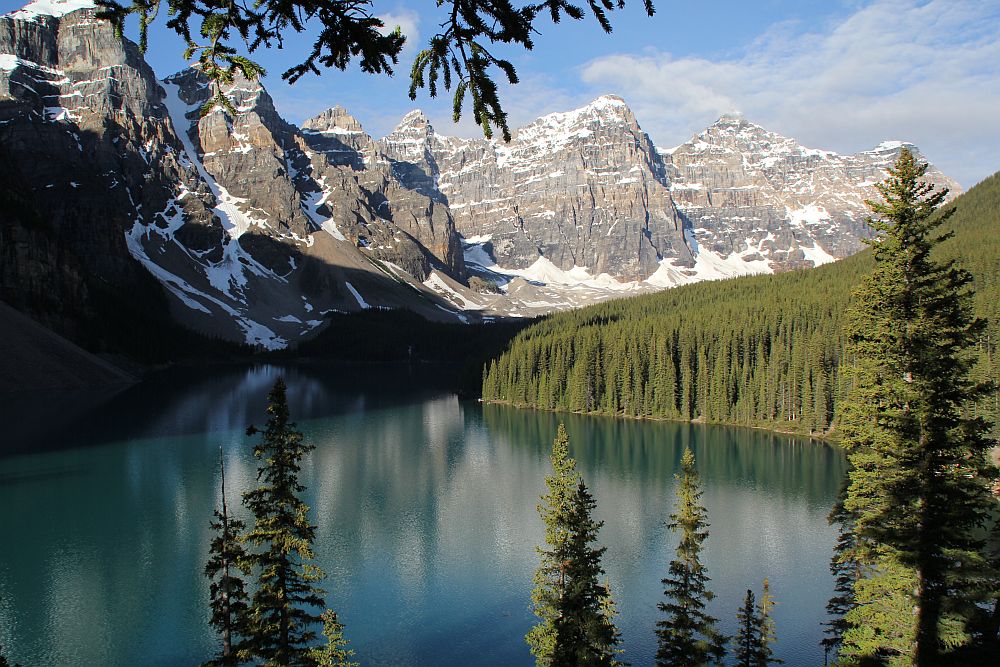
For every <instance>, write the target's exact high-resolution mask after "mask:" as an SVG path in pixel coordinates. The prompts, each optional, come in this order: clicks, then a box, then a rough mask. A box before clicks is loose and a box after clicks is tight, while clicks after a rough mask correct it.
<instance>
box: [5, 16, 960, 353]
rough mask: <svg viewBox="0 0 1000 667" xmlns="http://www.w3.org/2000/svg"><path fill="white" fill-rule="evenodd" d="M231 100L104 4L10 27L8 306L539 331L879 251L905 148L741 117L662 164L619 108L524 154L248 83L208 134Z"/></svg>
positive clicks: (565, 121)
mask: <svg viewBox="0 0 1000 667" xmlns="http://www.w3.org/2000/svg"><path fill="white" fill-rule="evenodd" d="M214 92H215V91H214V90H213V89H212V88H211V87H210V86H209V84H208V83H207V81H206V80H205V79H204V78H203V77H202V76H201V75H200V74H199V72H198V71H196V70H194V69H189V70H186V71H184V72H180V73H178V74H176V75H173V76H170V77H168V78H166V79H164V80H163V81H158V80H157V79H156V77H155V75H154V73H153V72H152V70H151V69H150V68H149V66H148V65H147V64H146V63H145V62H144V61H143V59H142V57H141V55H140V54H139V53H138V50H137V48H136V47H135V45H133V44H131V43H129V42H127V41H126V42H124V43H122V42H121V41H119V40H117V39H116V38H115V36H114V34H113V31H112V29H111V27H110V26H109V25H108V24H107V23H106V22H103V21H99V20H97V19H96V18H95V10H94V8H93V5H92V4H91V0H35V2H33V3H32V4H31V5H29V6H28V7H26V8H25V9H24V10H20V11H17V12H13V13H11V14H8V15H6V16H3V17H0V183H3V184H4V185H5V187H0V222H2V224H0V259H2V263H0V298H2V299H3V300H5V301H7V302H9V303H11V304H12V305H14V306H16V307H18V308H19V309H21V310H26V311H28V312H30V313H32V314H33V315H34V316H35V317H36V318H38V319H41V320H42V321H44V322H46V323H47V324H49V325H50V326H52V327H54V328H56V329H58V330H59V331H61V332H62V333H64V334H67V335H69V336H70V337H73V338H75V339H77V340H79V339H80V338H81V336H84V335H85V334H86V331H89V329H87V328H86V327H84V326H83V325H82V324H81V322H85V321H93V320H95V319H100V318H101V317H103V316H113V315H115V313H116V312H118V311H121V312H126V313H127V312H131V310H129V309H131V308H139V307H140V306H141V308H144V309H145V312H148V313H153V314H156V315H157V316H159V317H166V315H165V313H167V312H168V311H169V313H170V314H171V316H172V318H173V319H174V320H175V321H178V322H181V323H183V324H184V325H186V326H188V327H191V328H194V329H197V330H199V331H201V332H204V333H208V334H212V335H215V336H219V337H222V338H226V339H230V340H234V341H239V342H245V343H249V344H253V345H260V346H263V347H269V348H275V347H282V346H285V345H290V344H293V343H294V342H295V341H297V340H299V339H301V337H302V336H305V335H308V334H309V333H310V332H312V331H316V330H318V329H319V328H320V327H322V326H323V323H324V314H326V313H329V312H332V311H356V310H362V309H366V308H373V307H376V308H377V307H384V308H409V309H411V310H415V311H417V312H419V313H421V314H423V315H424V316H426V317H429V318H435V319H444V320H450V321H475V320H479V319H487V318H490V317H495V316H503V315H535V314H539V313H544V312H548V311H551V310H557V309H562V308H571V307H576V306H580V305H585V304H587V303H593V302H594V301H598V300H601V299H606V298H611V297H619V296H624V295H628V294H633V293H637V292H643V291H651V290H655V289H662V288H664V287H670V286H674V285H679V284H684V283H690V282H696V281H699V280H705V279H712V278H720V277H728V276H733V275H742V274H747V273H760V272H774V271H782V270H788V269H793V268H799V267H808V266H814V265H817V264H821V263H824V262H827V261H832V260H834V259H836V258H839V257H844V256H846V255H848V254H850V253H852V252H855V251H856V250H858V249H860V247H861V240H862V239H863V238H865V237H867V236H868V235H869V234H870V230H869V229H868V227H867V226H866V224H865V222H864V219H865V215H866V208H865V206H864V203H863V202H864V199H865V198H871V197H874V196H876V193H875V190H874V187H873V185H874V183H875V182H877V181H878V180H880V179H881V178H882V177H883V174H884V169H885V167H886V166H888V165H889V164H890V163H891V162H892V160H893V159H895V156H896V155H897V154H898V151H899V149H900V147H901V146H902V145H903V144H900V143H899V142H894V143H884V144H882V145H880V146H878V147H876V148H875V149H873V150H871V151H866V152H863V153H859V154H857V155H852V156H840V155H837V154H835V153H831V152H828V151H820V150H813V149H808V148H804V147H802V146H799V145H798V144H797V143H795V142H794V141H793V140H791V139H787V138H785V137H782V136H780V135H777V134H774V133H771V132H768V131H766V130H764V129H762V128H760V127H758V126H756V125H753V124H751V123H748V122H747V121H745V120H744V119H742V118H739V117H735V116H728V117H723V118H722V119H720V120H719V121H718V122H717V123H715V124H713V125H712V126H710V127H709V128H707V129H706V130H705V131H704V132H702V133H700V134H699V135H697V136H696V137H694V138H692V139H691V140H690V141H688V142H686V143H685V144H682V145H681V146H678V147H677V148H675V149H672V150H670V151H660V150H658V149H657V148H656V147H655V146H654V145H653V144H652V142H651V141H650V139H649V137H648V136H647V135H646V134H645V133H644V132H643V131H642V129H641V127H640V126H639V123H638V122H637V120H636V119H635V117H634V116H633V115H632V112H631V111H630V110H629V108H628V107H627V106H626V104H625V102H624V101H623V100H621V99H620V98H617V97H613V96H605V97H600V98H598V99H597V100H595V101H594V102H592V103H591V104H589V105H587V106H584V107H582V108H580V109H576V110H574V111H570V112H567V113H557V114H550V115H548V116H545V117H543V118H540V119H538V120H537V121H535V122H533V123H531V124H530V125H528V126H526V127H524V128H521V129H519V130H517V131H515V133H514V136H513V140H512V141H511V142H510V143H503V142H500V141H486V140H482V139H473V140H469V139H458V138H454V137H447V136H442V135H440V134H438V133H437V132H435V130H434V128H433V127H432V126H431V124H430V122H429V121H428V119H427V118H426V116H424V115H423V114H422V113H420V112H419V111H415V112H412V113H410V114H408V115H407V116H406V117H404V118H403V119H402V121H401V122H400V124H399V125H398V126H397V127H396V129H395V130H394V131H393V132H392V133H390V134H389V135H388V136H386V137H384V138H383V139H381V140H376V139H374V138H372V137H371V136H369V135H368V134H367V133H366V132H365V130H364V128H363V127H362V125H361V123H359V122H358V120H357V119H355V118H354V117H352V116H351V115H350V114H349V113H348V112H347V111H346V110H344V109H342V108H340V107H333V108H331V109H329V110H328V111H326V112H324V113H323V114H320V115H319V116H317V117H315V118H312V119H310V120H309V121H307V122H306V123H304V124H303V126H302V128H297V127H295V126H293V125H291V124H290V123H288V122H286V121H285V120H284V119H282V118H281V116H280V115H279V113H278V112H277V110H276V109H275V107H274V104H273V101H272V100H271V97H270V96H269V95H268V93H267V91H266V90H264V88H263V87H262V86H260V85H259V84H257V83H251V82H248V81H245V80H237V81H235V82H234V83H233V84H231V85H229V86H227V87H226V88H225V89H224V90H223V93H224V94H225V95H226V96H227V97H228V98H229V100H230V102H231V103H232V106H233V109H234V110H230V111H227V110H224V109H222V108H221V107H220V108H216V109H214V110H212V111H211V113H208V114H206V115H204V116H203V115H201V114H200V112H199V111H200V108H201V106H202V105H203V103H204V102H205V101H206V100H208V99H209V98H210V97H212V96H213V95H214ZM911 148H912V147H911ZM914 150H915V149H914ZM931 177H932V179H933V180H935V181H936V182H938V183H939V184H942V185H946V186H949V187H951V188H952V191H953V193H955V194H957V193H958V192H959V191H960V188H958V187H957V185H956V184H955V183H953V182H951V181H950V180H949V179H948V178H947V177H945V176H944V175H943V174H940V173H939V172H937V171H936V170H932V171H931ZM469 275H472V277H473V278H474V280H472V279H470V280H469V281H468V282H467V281H466V278H467V277H469ZM498 286H499V289H498ZM97 293H99V294H101V295H104V296H101V298H100V299H98V298H97V297H95V294H97ZM107 295H113V298H111V299H110V300H109V299H108V297H107ZM101 304H103V305H101ZM109 304H111V305H109ZM102 309H103V310H102ZM75 311H79V312H75ZM121 317H127V315H122V316H121ZM88 318H89V320H88ZM88 335H89V334H88ZM136 335H141V332H140V333H138V334H136Z"/></svg>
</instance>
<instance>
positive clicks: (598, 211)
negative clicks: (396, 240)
mask: <svg viewBox="0 0 1000 667" xmlns="http://www.w3.org/2000/svg"><path fill="white" fill-rule="evenodd" d="M382 143H383V145H384V146H386V150H387V152H390V151H392V152H394V153H395V154H396V155H398V156H399V158H400V159H401V160H407V161H408V162H409V164H411V165H414V166H415V167H417V168H418V169H416V170H412V175H411V177H410V181H409V182H411V183H412V184H413V187H415V188H424V189H427V188H430V187H431V184H432V183H436V187H437V190H438V191H439V192H440V193H441V195H442V196H443V197H444V198H445V199H446V201H447V202H448V206H449V208H450V209H451V211H452V214H453V215H454V217H455V223H456V226H457V228H458V230H459V232H461V234H462V235H463V236H465V237H467V238H468V237H489V238H490V239H491V242H492V257H493V259H494V260H495V261H496V262H497V263H498V264H500V265H502V266H505V267H510V268H515V269H518V268H526V267H529V266H531V265H532V264H534V263H535V262H536V261H537V260H538V259H539V257H545V258H546V259H547V260H549V261H551V262H552V263H553V264H555V265H556V266H557V267H559V268H560V269H563V270H572V269H573V267H586V268H587V269H588V270H589V271H590V272H591V273H592V274H595V275H597V274H601V273H608V274H610V275H612V276H614V277H617V278H620V279H623V280H641V279H643V278H645V277H647V276H649V275H650V274H652V273H653V272H654V271H656V269H657V266H658V265H659V262H660V261H661V260H662V259H664V258H670V259H674V260H676V261H677V262H678V263H679V264H681V265H686V264H690V263H691V261H692V257H691V253H690V251H689V249H688V248H687V246H686V245H685V243H684V235H683V224H682V221H681V218H680V216H679V215H678V213H677V210H676V209H675V207H674V204H673V201H672V200H671V198H670V191H669V187H668V185H667V181H666V178H665V171H664V167H663V163H662V161H661V159H660V157H659V155H658V154H657V153H656V151H655V149H654V147H653V145H652V143H651V142H650V140H649V138H648V137H647V136H646V134H645V133H644V132H643V131H642V129H641V128H640V127H639V124H638V123H637V122H636V119H635V117H634V116H633V115H632V112H631V111H630V110H629V108H628V107H627V106H626V105H625V103H624V102H623V101H622V100H621V99H620V98H617V97H613V96H605V97H601V98H598V99H597V100H595V101H594V102H593V103H591V104H589V105H587V106H585V107H583V108H581V109H577V110H575V111H571V112H568V113H557V114H551V115H549V116H545V117H543V118H540V119H538V120H537V121H535V122H534V123H532V124H530V125H528V126H527V127H524V128H521V129H519V130H517V131H515V132H514V135H513V138H512V141H511V142H510V143H509V144H505V143H503V142H501V141H485V140H461V139H454V138H449V137H440V136H437V135H436V134H434V131H433V128H432V127H431V126H430V124H429V123H427V122H426V118H424V117H423V116H422V115H419V114H410V115H408V116H407V117H406V118H404V120H403V123H401V125H400V127H398V128H397V129H396V131H395V132H393V133H392V134H391V135H389V136H388V137H386V139H384V140H383V142H382Z"/></svg>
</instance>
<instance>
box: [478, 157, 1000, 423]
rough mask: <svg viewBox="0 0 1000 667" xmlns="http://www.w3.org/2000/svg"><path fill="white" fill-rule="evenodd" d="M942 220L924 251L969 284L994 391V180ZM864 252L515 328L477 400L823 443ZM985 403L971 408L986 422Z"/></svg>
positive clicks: (998, 371) (843, 388)
mask: <svg viewBox="0 0 1000 667" xmlns="http://www.w3.org/2000/svg"><path fill="white" fill-rule="evenodd" d="M952 208H954V209H955V213H954V214H953V215H952V216H951V217H950V219H948V220H947V222H946V223H945V225H944V226H943V228H942V232H944V231H950V232H953V233H954V236H953V237H952V238H951V239H948V240H946V241H944V242H943V243H942V244H941V245H940V246H939V247H938V248H936V249H935V256H936V257H938V258H939V259H941V260H947V259H953V258H956V259H958V261H959V262H960V264H961V266H963V267H964V268H966V269H967V270H968V271H970V272H971V273H972V276H973V287H974V290H975V295H974V307H975V312H976V314H977V315H979V316H980V317H982V318H984V319H986V320H987V321H988V322H989V325H988V328H987V329H986V330H985V331H984V332H983V334H982V336H981V337H980V339H979V341H978V344H977V350H976V354H977V363H976V365H975V367H974V369H973V375H974V377H977V378H980V379H988V378H990V379H993V380H994V381H996V380H1000V363H998V361H997V358H996V354H997V341H998V339H1000V242H998V241H997V229H998V225H1000V174H994V175H993V176H992V177H990V178H988V179H986V180H985V181H983V182H982V183H980V184H979V185H977V186H976V187H974V188H972V189H971V190H969V192H967V193H965V194H963V195H961V196H960V197H958V198H956V199H955V200H954V201H953V202H951V203H950V204H946V205H945V206H943V207H942V209H941V214H943V213H944V212H945V211H947V210H951V209H952ZM872 265H873V263H872V257H871V251H870V250H865V251H863V252H861V253H859V254H857V255H855V256H853V257H848V258H847V259H844V260H841V261H838V262H835V263H833V264H828V265H825V266H822V267H819V268H816V269H809V270H803V271H795V272H790V273H784V274H779V275H773V276H772V275H767V276H752V277H745V278H735V279H731V280H727V281H724V282H713V283H699V284H695V285H689V286H684V287H679V288H676V289H672V290H668V291H665V292H660V293H657V294H652V295H648V296H641V297H635V298H630V299H621V300H615V301H610V302H607V303H603V304H599V305H595V306H591V307H588V308H584V309H581V310H578V311H572V312H565V313H559V314H557V315H553V316H551V317H549V318H547V319H546V320H544V321H542V322H539V323H538V324H536V325H534V326H532V327H530V328H528V329H526V330H525V331H523V332H522V333H521V334H520V335H518V336H517V337H516V338H514V340H513V341H512V342H511V344H510V346H509V347H508V349H507V350H506V351H505V352H504V353H503V354H502V355H500V357H499V358H498V359H496V360H494V361H492V362H490V363H489V364H488V365H487V367H486V369H485V371H484V380H483V399H484V400H486V401H496V402H501V403H509V404H511V405H515V406H524V407H534V408H540V409H545V410H560V411H572V412H582V413H596V414H606V415H624V416H629V417H651V418H663V419H678V420H698V421H707V422H718V423H729V424H739V425H750V426H764V427H767V428H772V429H776V430H783V431H784V430H787V431H794V432H800V433H809V434H828V433H830V432H831V429H833V428H834V427H835V426H836V424H837V422H838V419H839V416H840V405H841V403H842V401H843V399H844V397H845V396H846V393H847V391H848V389H849V386H848V382H849V381H848V380H847V378H846V376H845V374H844V373H843V369H844V368H845V367H846V366H847V365H849V364H850V363H851V358H850V355H849V353H848V352H847V350H846V339H845V335H844V326H845V324H846V321H845V314H846V312H847V310H848V308H849V306H850V304H851V301H852V299H851V293H852V290H853V289H854V288H855V287H856V286H857V285H858V283H859V282H860V280H861V277H862V276H863V275H864V274H866V273H868V272H869V271H871V269H872ZM997 400H998V399H997V397H996V395H994V396H992V397H990V398H988V399H984V400H983V401H981V402H980V403H979V404H978V405H977V406H976V410H978V411H980V412H981V413H982V414H983V415H984V416H987V417H990V418H991V419H993V420H994V421H995V416H996V415H997V414H998V403H997Z"/></svg>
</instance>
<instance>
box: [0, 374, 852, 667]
mask: <svg viewBox="0 0 1000 667" xmlns="http://www.w3.org/2000/svg"><path fill="white" fill-rule="evenodd" d="M279 374H280V375H284V376H285V377H286V380H287V382H288V385H289V401H290V405H291V409H292V413H293V415H294V416H295V418H296V419H297V420H298V421H299V425H300V428H301V429H302V430H303V431H304V432H305V433H306V436H307V438H308V439H309V441H311V442H313V443H314V444H315V445H316V450H315V452H314V453H313V454H312V455H311V456H310V457H309V458H308V460H307V461H306V463H305V466H304V468H303V482H304V483H305V484H306V485H307V486H308V492H307V498H306V501H307V502H308V503H309V504H310V505H311V506H312V508H313V514H312V517H313V520H314V521H315V522H316V523H317V524H318V526H319V530H318V536H317V544H316V553H317V555H318V558H319V560H320V563H321V565H322V566H323V567H324V569H326V571H327V573H328V575H329V579H328V581H327V582H326V587H327V589H328V591H329V602H330V605H331V606H332V607H334V608H336V609H337V610H338V611H340V613H341V616H342V618H343V619H344V621H345V622H346V624H347V628H348V635H349V637H350V639H351V640H352V642H353V643H354V646H355V648H357V649H358V652H359V657H360V658H361V660H362V662H363V664H366V665H426V664H435V665H468V664H477V665H514V664H526V665H527V664H531V662H532V661H531V656H530V655H529V654H528V652H527V649H526V647H525V646H524V644H523V641H522V639H521V638H522V636H523V635H524V633H525V632H526V631H527V629H528V628H529V627H530V625H531V623H532V617H531V616H530V614H529V613H528V610H527V604H528V592H529V590H530V587H531V573H532V571H533V569H534V567H535V565H536V563H537V557H536V555H535V551H534V546H535V545H536V544H537V543H539V541H540V540H541V539H542V526H541V523H540V521H539V519H538V517H537V514H536V510H535V505H536V503H537V502H538V495H539V493H540V492H541V491H542V487H543V479H544V475H545V473H546V466H547V458H546V457H547V455H548V447H549V446H550V443H551V441H552V438H553V436H554V433H555V427H556V424H557V422H558V420H559V419H565V420H566V423H567V428H568V430H569V432H570V435H571V439H572V444H571V450H572V454H573V455H574V456H575V457H577V459H578V460H579V462H580V469H581V470H582V471H583V473H584V474H585V475H586V477H587V481H588V484H589V485H590V486H591V488H592V490H593V491H594V495H595V497H596V499H597V501H598V514H599V518H601V519H603V520H604V521H605V522H606V525H605V528H604V530H603V531H602V533H601V539H602V541H603V543H604V544H606V545H608V552H607V557H606V565H607V570H608V575H609V578H610V579H611V582H612V586H613V588H614V590H615V591H616V597H617V598H618V600H619V608H620V610H621V612H622V617H621V622H622V627H623V631H624V636H625V641H626V647H627V649H628V651H627V654H626V658H627V659H628V660H629V661H630V662H632V663H633V664H647V663H649V662H651V660H652V656H653V653H654V652H655V646H654V637H653V635H652V628H653V624H654V623H655V620H656V617H657V614H656V610H655V605H656V603H657V602H658V601H659V599H660V596H661V595H662V591H661V587H660V584H659V580H660V579H661V578H662V576H663V574H664V571H665V567H666V563H667V561H668V560H669V558H670V556H671V554H672V549H673V547H674V544H675V542H674V538H673V536H672V535H670V534H669V532H668V531H666V530H665V528H664V526H663V521H664V519H665V516H666V514H667V513H668V512H669V511H670V506H671V504H672V502H673V487H674V479H673V474H674V473H675V472H676V471H677V470H678V469H679V461H680V455H681V452H682V451H683V448H684V446H687V445H689V446H691V447H692V449H694V450H695V454H696V456H697V457H698V465H699V469H700V471H701V472H702V476H703V478H704V480H705V486H706V492H705V503H706V505H707V506H708V508H709V518H710V521H711V523H712V528H711V531H712V535H711V537H710V538H709V541H708V548H707V550H706V554H705V558H706V562H707V564H708V567H709V571H710V574H711V576H712V579H713V582H712V587H713V589H714V590H715V591H716V593H717V594H718V598H717V599H716V600H715V603H714V604H713V607H712V611H713V612H714V613H715V614H716V615H717V616H719V617H721V618H722V619H723V620H724V629H726V630H733V629H734V628H733V626H734V621H733V620H731V619H730V617H733V616H734V615H735V609H736V607H737V605H738V604H739V602H740V598H741V592H742V591H745V590H746V588H747V587H748V586H755V585H756V584H757V583H758V582H759V580H760V579H762V578H763V577H764V576H770V577H771V580H772V586H773V588H774V589H775V593H776V594H777V596H778V598H779V602H780V603H781V604H780V605H779V607H778V608H777V610H776V620H777V622H778V631H779V636H780V644H779V647H778V648H779V657H783V658H785V660H786V661H787V662H788V663H789V664H803V663H806V664H812V663H817V662H818V661H819V660H820V659H821V653H820V652H819V648H818V645H817V643H818V641H819V638H820V628H819V622H820V621H821V620H822V618H823V605H824V604H825V598H826V597H827V596H828V593H829V588H830V586H829V577H828V575H827V573H826V561H827V559H828V557H829V553H830V548H831V546H832V543H833V534H832V532H831V531H830V530H829V528H828V527H827V526H826V524H825V520H824V519H825V515H826V512H827V511H828V509H829V506H830V505H831V504H832V501H833V498H834V496H835V494H836V491H837V488H838V484H839V480H840V478H841V476H842V474H843V470H844V460H843V456H842V455H841V454H840V453H839V452H838V451H837V450H834V449H832V448H829V447H826V446H823V445H818V444H816V443H811V442H807V441H798V440H794V439H789V438H785V437H781V436H775V435H771V434H767V433H764V432H760V431H750V430H739V429H727V428H719V427H706V426H696V425H681V424H668V423H648V422H630V421H621V420H610V419H593V418H584V417H579V416H563V417H560V416H556V415H551V414H548V413H536V412H530V411H516V410H510V409H505V408H500V407H495V406H479V405H478V404H475V403H468V402H460V401H459V400H458V399H457V398H456V397H454V396H453V395H451V394H448V393H446V392H444V391H442V390H441V389H439V388H435V385H434V382H433V379H429V378H422V377H421V376H420V373H419V372H417V371H411V370H406V369H402V368H389V369H385V371H384V372H373V371H372V370H371V369H358V368H353V369H351V368H347V369H344V368H337V367H285V368H277V367H271V366H264V367H255V368H220V369H211V370H210V371H209V372H192V371H186V372H174V373H171V374H167V375H165V376H163V377H161V378H158V379H157V380H155V381H152V382H149V383H143V384H142V385H138V386H136V387H133V388H130V389H129V390H126V391H125V392H121V393H119V394H116V395H113V396H111V397H106V398H105V399H104V400H103V402H101V403H99V404H98V405H96V406H95V407H92V409H91V411H90V412H86V413H85V414H81V415H80V418H79V419H76V420H70V421H69V422H65V421H64V422H63V423H60V424H59V425H58V427H57V428H55V429H53V430H52V431H50V432H48V433H47V434H43V435H39V436H37V437H35V438H34V439H33V440H32V441H31V442H32V444H33V446H34V447H36V450H37V451H39V452H40V453H35V454H31V455H24V454H12V453H11V450H13V449H14V448H13V447H7V451H8V454H7V456H6V457H5V458H3V459H0V531H2V534H4V535H8V536H11V535H13V536H17V537H16V539H14V540H12V541H11V540H8V544H7V546H6V548H5V550H4V552H3V553H0V596H3V598H4V601H3V602H2V603H0V643H2V644H3V645H4V646H5V647H7V649H8V651H9V654H10V655H12V656H15V657H16V658H17V659H18V660H20V661H21V662H22V663H24V664H31V665H35V664H59V665H94V664H102V665H119V664H120V665H176V664H196V663H198V662H199V661H201V660H203V659H204V658H205V657H206V656H207V655H208V654H209V653H210V652H211V650H212V649H213V646H214V638H213V637H212V636H211V634H210V633H209V632H208V631H207V617H208V611H207V606H206V604H205V601H206V600H207V594H208V591H207V582H206V581H205V580H204V577H203V576H202V574H201V572H202V567H203V561H204V558H205V555H206V553H207V545H208V541H209V539H210V535H209V531H208V519H209V517H210V515H211V511H212V507H213V505H214V503H215V502H216V501H217V497H218V491H217V489H218V472H217V460H218V448H219V446H220V445H221V446H222V447H223V451H224V456H225V458H226V466H227V483H228V485H229V487H230V488H231V489H232V496H231V500H232V498H235V497H236V495H237V494H238V493H239V492H241V491H243V490H247V489H249V488H252V486H253V485H254V483H255V474H256V473H255V462H254V461H253V459H252V456H251V455H250V447H249V441H248V440H247V438H245V437H244V436H243V429H244V428H245V426H246V424H247V423H250V422H257V423H261V422H262V421H264V419H265V414H264V406H265V395H266V393H267V390H268V389H269V387H270V386H271V384H272V383H273V381H274V379H275V378H276V377H277V376H278V375H279ZM416 387H419V389H417V388H416ZM50 404H51V405H56V403H54V402H52V401H50ZM35 409H38V410H40V411H41V412H44V409H39V408H37V406H36V408H35ZM0 418H2V415H0ZM20 442H21V443H22V444H23V442H24V441H23V440H21V441H20ZM42 450H47V451H42ZM15 610H16V613H15Z"/></svg>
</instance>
